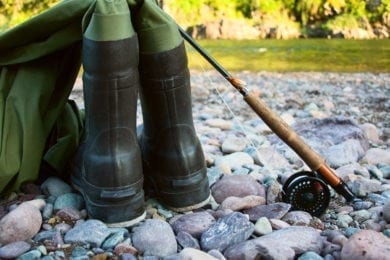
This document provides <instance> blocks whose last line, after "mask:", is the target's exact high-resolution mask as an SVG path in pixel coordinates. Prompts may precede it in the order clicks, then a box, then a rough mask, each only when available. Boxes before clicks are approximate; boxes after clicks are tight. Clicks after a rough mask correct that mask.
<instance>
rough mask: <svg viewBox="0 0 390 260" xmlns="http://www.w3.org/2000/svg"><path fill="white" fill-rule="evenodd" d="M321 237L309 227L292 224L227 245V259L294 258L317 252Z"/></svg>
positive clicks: (319, 250)
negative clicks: (254, 237)
mask: <svg viewBox="0 0 390 260" xmlns="http://www.w3.org/2000/svg"><path fill="white" fill-rule="evenodd" d="M322 246H323V238H322V237H321V235H320V233H319V232H318V231H317V230H315V229H314V228H311V227H301V226H293V227H288V228H284V229H281V230H277V231H274V232H272V233H270V234H268V235H264V236H261V237H259V238H256V239H251V240H248V241H245V242H242V243H240V244H237V245H233V246H230V247H228V248H227V249H226V250H225V252H224V256H225V257H226V258H227V259H256V258H258V259H275V260H278V259H294V258H295V257H296V256H298V255H300V254H302V253H304V252H307V251H312V252H315V253H317V254H319V253H320V252H321V250H322Z"/></svg>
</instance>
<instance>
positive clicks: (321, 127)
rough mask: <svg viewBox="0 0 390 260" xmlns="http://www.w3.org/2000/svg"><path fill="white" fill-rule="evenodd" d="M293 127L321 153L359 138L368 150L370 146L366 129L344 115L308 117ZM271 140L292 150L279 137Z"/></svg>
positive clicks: (282, 149)
mask: <svg viewBox="0 0 390 260" xmlns="http://www.w3.org/2000/svg"><path fill="white" fill-rule="evenodd" d="M292 128H293V129H294V130H295V131H296V132H297V134H298V135H299V136H301V137H302V138H303V139H304V140H305V141H306V142H307V143H308V144H309V145H310V146H311V147H312V148H313V150H315V151H317V152H318V153H319V154H321V155H324V154H325V151H326V150H327V149H328V148H329V147H330V146H332V145H337V144H340V143H342V142H344V141H347V140H357V141H359V142H360V145H361V147H362V148H363V150H364V151H366V150H367V149H368V147H369V142H368V139H367V137H366V135H365V133H364V131H363V130H362V129H361V128H360V127H359V126H358V125H357V124H356V122H354V121H353V120H351V119H349V118H346V117H343V116H336V117H328V118H324V119H307V120H301V121H299V122H296V123H295V124H294V125H293V126H292ZM270 141H271V143H272V144H273V147H276V148H277V149H278V150H281V151H282V152H283V153H286V151H287V150H291V148H289V147H288V146H287V145H286V144H284V143H283V142H282V141H281V140H280V139H279V138H276V136H273V135H271V136H270Z"/></svg>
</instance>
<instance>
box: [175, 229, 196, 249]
mask: <svg viewBox="0 0 390 260" xmlns="http://www.w3.org/2000/svg"><path fill="white" fill-rule="evenodd" d="M176 240H177V243H178V244H179V245H180V246H181V247H182V248H187V247H190V248H195V249H200V245H199V242H198V240H197V239H196V238H194V237H193V236H191V235H190V234H189V233H187V232H184V231H180V232H179V233H178V234H177V236H176Z"/></svg>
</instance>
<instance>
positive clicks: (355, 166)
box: [336, 162, 370, 181]
mask: <svg viewBox="0 0 390 260" xmlns="http://www.w3.org/2000/svg"><path fill="white" fill-rule="evenodd" d="M336 174H337V176H339V177H340V178H341V179H342V180H344V181H345V180H347V177H348V175H350V174H357V175H360V176H363V177H365V178H370V173H369V172H368V170H367V168H365V167H363V166H361V165H360V164H359V163H356V162H355V163H351V164H348V165H344V166H341V167H340V168H337V169H336Z"/></svg>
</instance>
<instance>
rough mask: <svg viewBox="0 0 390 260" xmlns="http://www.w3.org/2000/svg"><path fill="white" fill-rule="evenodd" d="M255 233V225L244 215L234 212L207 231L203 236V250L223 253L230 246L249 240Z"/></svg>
mask: <svg viewBox="0 0 390 260" xmlns="http://www.w3.org/2000/svg"><path fill="white" fill-rule="evenodd" d="M253 231H254V225H253V224H252V223H251V222H250V221H249V220H248V218H247V217H246V216H245V215H244V214H242V213H240V212H233V213H231V214H229V215H227V216H225V217H223V218H220V219H219V220H218V221H217V222H216V223H214V224H213V225H212V226H211V227H210V228H209V229H208V230H206V231H205V232H204V233H203V234H202V236H201V240H200V245H201V248H202V249H203V250H211V249H217V250H219V251H221V252H222V251H223V250H224V249H225V248H226V247H228V246H230V245H233V244H236V243H240V242H242V241H245V240H247V239H248V238H249V236H250V235H251V234H252V233H253Z"/></svg>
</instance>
